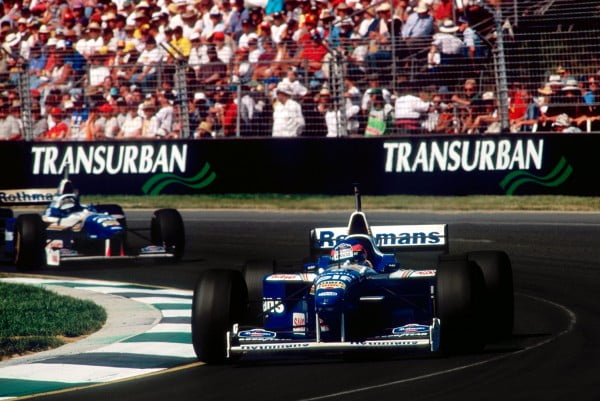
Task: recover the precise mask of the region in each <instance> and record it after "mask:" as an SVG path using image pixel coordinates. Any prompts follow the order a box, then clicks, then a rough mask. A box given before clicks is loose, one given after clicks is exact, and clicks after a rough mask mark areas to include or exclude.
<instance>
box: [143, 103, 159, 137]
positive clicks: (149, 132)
mask: <svg viewBox="0 0 600 401" xmlns="http://www.w3.org/2000/svg"><path fill="white" fill-rule="evenodd" d="M141 108H142V114H143V115H142V138H156V132H157V131H158V122H157V118H156V115H155V114H154V110H155V106H154V103H153V102H152V101H151V100H147V101H145V102H144V103H143V104H141Z"/></svg>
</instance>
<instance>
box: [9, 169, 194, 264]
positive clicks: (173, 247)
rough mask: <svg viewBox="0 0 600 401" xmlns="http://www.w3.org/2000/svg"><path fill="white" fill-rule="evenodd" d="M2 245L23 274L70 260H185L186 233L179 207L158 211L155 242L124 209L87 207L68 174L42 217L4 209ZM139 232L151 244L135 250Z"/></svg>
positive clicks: (152, 229) (152, 230) (152, 226)
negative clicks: (130, 222) (132, 241)
mask: <svg viewBox="0 0 600 401" xmlns="http://www.w3.org/2000/svg"><path fill="white" fill-rule="evenodd" d="M0 229H2V230H3V231H4V238H2V241H0V245H3V246H4V253H5V255H6V256H7V257H8V258H9V260H12V261H13V262H14V264H15V265H16V267H17V269H18V270H30V269H39V268H42V267H44V266H59V265H60V264H61V263H63V262H66V261H75V260H79V261H82V260H103V259H131V258H138V257H152V258H167V259H170V260H173V261H177V260H179V259H181V257H182V255H183V252H184V249H185V231H184V225H183V220H182V218H181V215H180V214H179V212H178V211H177V210H176V209H158V210H156V211H154V213H153V215H152V218H151V222H150V238H146V237H145V236H143V235H142V234H140V233H139V232H138V231H137V230H135V231H134V230H131V229H128V227H127V219H126V216H125V214H124V212H123V209H122V208H121V206H119V205H116V204H98V205H91V204H90V205H87V204H82V203H81V202H80V197H79V193H78V191H77V190H76V189H75V187H74V185H73V183H72V182H71V181H70V180H69V178H68V176H67V175H65V177H64V178H63V179H62V180H61V181H60V183H59V185H58V187H57V190H56V193H55V194H53V195H52V198H51V200H50V202H49V204H47V207H46V209H45V210H44V212H43V213H42V214H41V215H40V214H37V213H26V214H20V215H19V216H17V217H15V216H14V212H13V210H12V209H9V208H1V209H0ZM129 234H135V235H137V236H139V237H141V238H142V239H144V240H147V242H148V245H147V246H144V247H142V248H141V249H130V248H129V247H128V242H127V238H128V235H129Z"/></svg>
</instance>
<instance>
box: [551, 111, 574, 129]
mask: <svg viewBox="0 0 600 401" xmlns="http://www.w3.org/2000/svg"><path fill="white" fill-rule="evenodd" d="M570 125H571V123H570V122H569V116H568V115H566V114H565V113H562V114H559V115H558V117H556V121H555V122H554V123H552V126H553V127H568V126H570Z"/></svg>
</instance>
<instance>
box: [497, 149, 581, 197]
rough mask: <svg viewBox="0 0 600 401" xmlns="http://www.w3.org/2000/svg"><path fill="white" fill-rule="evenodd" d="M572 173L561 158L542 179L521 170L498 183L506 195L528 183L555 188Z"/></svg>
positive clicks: (565, 161)
mask: <svg viewBox="0 0 600 401" xmlns="http://www.w3.org/2000/svg"><path fill="white" fill-rule="evenodd" d="M572 172H573V167H571V165H570V164H567V160H566V159H565V158H564V157H563V158H561V159H560V161H559V162H558V164H557V165H556V167H554V169H553V170H552V171H551V172H550V174H548V175H546V176H544V177H538V176H537V175H534V174H531V173H528V172H527V171H523V170H519V171H513V172H512V173H509V174H508V175H507V176H506V177H504V179H503V180H502V181H500V186H501V187H502V189H504V190H505V191H506V194H507V195H512V194H514V193H515V191H516V190H517V188H519V187H520V186H521V185H523V184H525V183H528V182H532V183H534V184H537V185H542V186H545V187H557V186H559V185H561V184H562V183H563V182H565V181H566V180H567V178H569V176H570V175H571V173H572Z"/></svg>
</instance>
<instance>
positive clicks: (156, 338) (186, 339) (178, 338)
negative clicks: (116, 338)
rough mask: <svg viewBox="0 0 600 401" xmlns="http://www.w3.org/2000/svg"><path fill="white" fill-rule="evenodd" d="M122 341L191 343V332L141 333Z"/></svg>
mask: <svg viewBox="0 0 600 401" xmlns="http://www.w3.org/2000/svg"><path fill="white" fill-rule="evenodd" d="M123 342H124V343H149V342H160V343H177V344H191V343H192V334H191V333H143V334H140V335H137V336H135V337H131V338H129V339H127V340H125V341H123Z"/></svg>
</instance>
